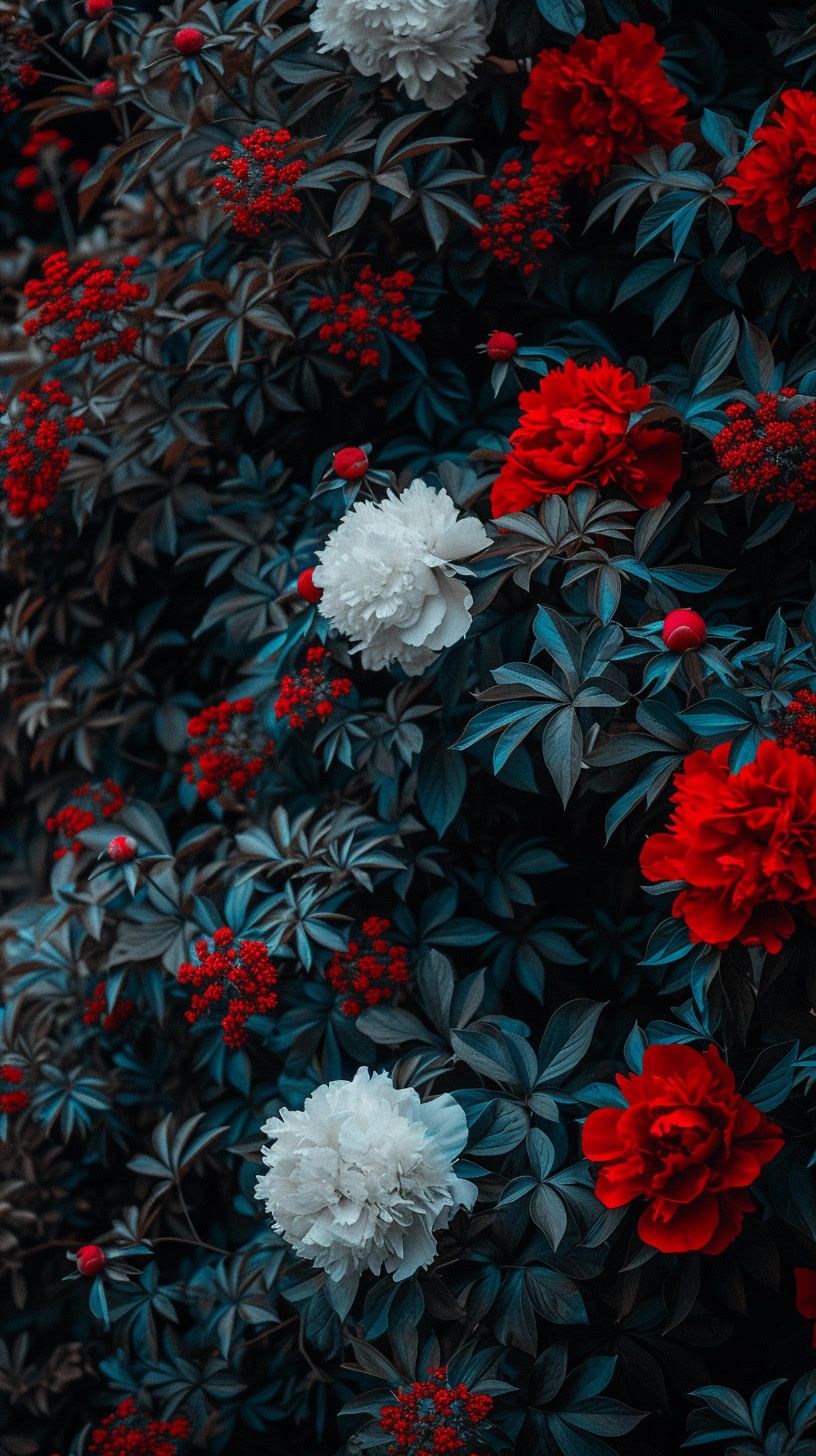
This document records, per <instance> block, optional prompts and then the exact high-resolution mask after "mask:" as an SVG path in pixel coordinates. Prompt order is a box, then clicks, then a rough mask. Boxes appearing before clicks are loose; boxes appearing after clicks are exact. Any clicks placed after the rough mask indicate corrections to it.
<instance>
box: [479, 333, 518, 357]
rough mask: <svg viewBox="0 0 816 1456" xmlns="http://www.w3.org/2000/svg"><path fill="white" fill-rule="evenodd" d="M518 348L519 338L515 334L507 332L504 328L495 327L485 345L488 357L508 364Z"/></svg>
mask: <svg viewBox="0 0 816 1456" xmlns="http://www.w3.org/2000/svg"><path fill="white" fill-rule="evenodd" d="M517 349H518V339H517V338H516V336H515V334H506V333H505V332H504V331H503V330H502V329H494V330H493V332H492V334H491V335H490V338H489V339H488V341H487V344H486V346H485V353H486V354H487V357H488V359H492V360H494V362H495V363H496V364H506V363H507V361H508V359H512V357H513V355H514V354H515V352H516V350H517Z"/></svg>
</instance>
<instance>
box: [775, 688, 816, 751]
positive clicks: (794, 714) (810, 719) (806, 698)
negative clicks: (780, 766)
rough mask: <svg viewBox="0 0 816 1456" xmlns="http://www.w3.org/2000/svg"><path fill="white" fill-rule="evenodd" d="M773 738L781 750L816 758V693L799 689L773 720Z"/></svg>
mask: <svg viewBox="0 0 816 1456" xmlns="http://www.w3.org/2000/svg"><path fill="white" fill-rule="evenodd" d="M773 730H774V737H775V739H776V741H777V743H779V744H780V745H781V746H782V747H783V748H794V749H795V750H796V752H797V753H809V754H810V756H811V758H816V693H814V692H812V691H811V689H810V688H799V690H798V692H795V693H794V695H793V697H792V698H791V700H790V702H789V703H787V704H786V705H785V707H784V708H783V709H782V710H781V712H779V713H777V715H776V717H775V718H774V720H773Z"/></svg>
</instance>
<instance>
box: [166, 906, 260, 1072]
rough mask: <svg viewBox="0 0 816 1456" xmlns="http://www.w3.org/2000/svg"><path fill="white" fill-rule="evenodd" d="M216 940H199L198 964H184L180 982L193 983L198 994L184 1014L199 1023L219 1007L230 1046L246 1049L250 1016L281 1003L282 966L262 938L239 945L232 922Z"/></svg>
mask: <svg viewBox="0 0 816 1456" xmlns="http://www.w3.org/2000/svg"><path fill="white" fill-rule="evenodd" d="M212 942H213V943H212V949H210V947H209V945H208V944H207V941H206V940H198V941H196V944H195V953H196V957H197V963H194V962H190V961H185V962H184V963H183V964H182V965H180V966H179V968H178V974H177V979H178V982H179V985H181V986H192V988H193V991H194V993H195V994H194V995H193V997H192V999H191V1001H190V1009H189V1011H185V1013H184V1015H185V1018H186V1020H187V1021H189V1022H191V1023H192V1024H194V1023H195V1022H196V1021H199V1020H200V1019H201V1017H202V1016H205V1015H206V1014H207V1013H208V1012H209V1011H212V1010H214V1009H215V1008H216V1007H217V1008H218V1014H219V1016H221V1027H222V1031H223V1036H224V1043H225V1045H226V1046H228V1047H233V1048H234V1047H241V1046H243V1045H244V1043H245V1041H246V1040H247V1037H248V1035H249V1033H248V1032H247V1029H246V1023H247V1021H248V1020H249V1018H250V1016H262V1015H264V1014H265V1013H266V1012H268V1011H271V1010H272V1009H273V1007H274V1006H276V1005H277V1001H278V993H277V991H276V990H275V989H274V988H275V985H276V983H277V979H278V972H277V968H276V967H275V966H273V964H272V962H271V961H270V959H269V955H268V953H267V949H266V946H265V945H264V943H263V941H262V940H239V942H238V944H237V945H236V944H235V937H234V935H233V933H232V931H231V930H230V929H229V927H228V926H226V925H222V926H221V928H220V929H219V930H216V931H215V933H214V935H213V938H212Z"/></svg>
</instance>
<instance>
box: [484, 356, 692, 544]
mask: <svg viewBox="0 0 816 1456" xmlns="http://www.w3.org/2000/svg"><path fill="white" fill-rule="evenodd" d="M651 397H652V390H651V385H648V384H644V385H640V386H638V385H636V384H635V378H634V375H633V374H631V373H630V372H629V370H628V369H620V368H618V366H617V365H616V364H611V363H610V362H609V360H608V359H601V360H599V362H598V363H597V364H591V365H589V366H588V367H587V366H585V365H582V364H576V363H575V361H574V360H573V359H568V360H567V362H566V364H564V366H563V368H561V369H553V370H551V371H550V373H549V374H548V375H547V376H546V377H545V378H544V379H542V380H541V382H540V384H539V386H538V388H537V389H529V390H526V391H525V392H524V393H523V394H521V395H519V404H520V406H521V410H522V415H521V422H520V424H519V427H518V429H517V430H516V431H514V433H513V434H512V435H511V436H510V445H511V450H510V454H509V455H508V457H507V459H506V460H505V462H504V465H503V466H502V469H501V471H500V473H499V476H498V478H497V480H496V482H495V484H494V486H493V492H492V495H491V508H492V511H493V515H494V516H501V515H504V514H505V513H506V512H508V511H520V510H522V509H523V508H524V506H528V505H531V504H532V503H533V502H534V501H538V500H542V499H543V498H544V496H548V495H569V494H570V492H571V491H573V490H575V488H576V486H578V485H592V486H596V487H598V488H600V487H604V486H610V485H615V486H618V487H619V488H620V489H621V490H624V491H625V492H626V494H627V495H629V496H631V498H632V500H634V501H636V502H637V504H638V505H639V506H645V507H650V506H656V505H659V504H660V502H661V501H664V500H666V498H667V496H668V495H669V494H670V493H671V488H672V486H673V485H674V484H675V481H676V480H677V479H678V477H679V475H680V465H681V455H680V439H679V436H678V435H677V434H675V433H674V431H672V430H664V429H656V428H654V427H653V426H651V425H646V424H638V425H635V426H633V427H632V428H631V429H630V427H629V420H630V417H631V415H632V414H633V413H634V412H635V411H636V410H643V409H645V408H646V407H647V405H648V404H649V403H650V401H651Z"/></svg>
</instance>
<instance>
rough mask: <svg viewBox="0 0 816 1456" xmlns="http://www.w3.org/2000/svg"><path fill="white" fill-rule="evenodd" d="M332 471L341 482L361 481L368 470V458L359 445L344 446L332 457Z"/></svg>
mask: <svg viewBox="0 0 816 1456" xmlns="http://www.w3.org/2000/svg"><path fill="white" fill-rule="evenodd" d="M332 469H333V471H334V473H335V475H339V477H340V479H341V480H362V478H363V476H364V475H365V473H366V471H367V470H368V456H367V455H366V452H365V450H361V449H360V447H359V445H344V446H343V449H342V450H335V452H334V454H333V456H332Z"/></svg>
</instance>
